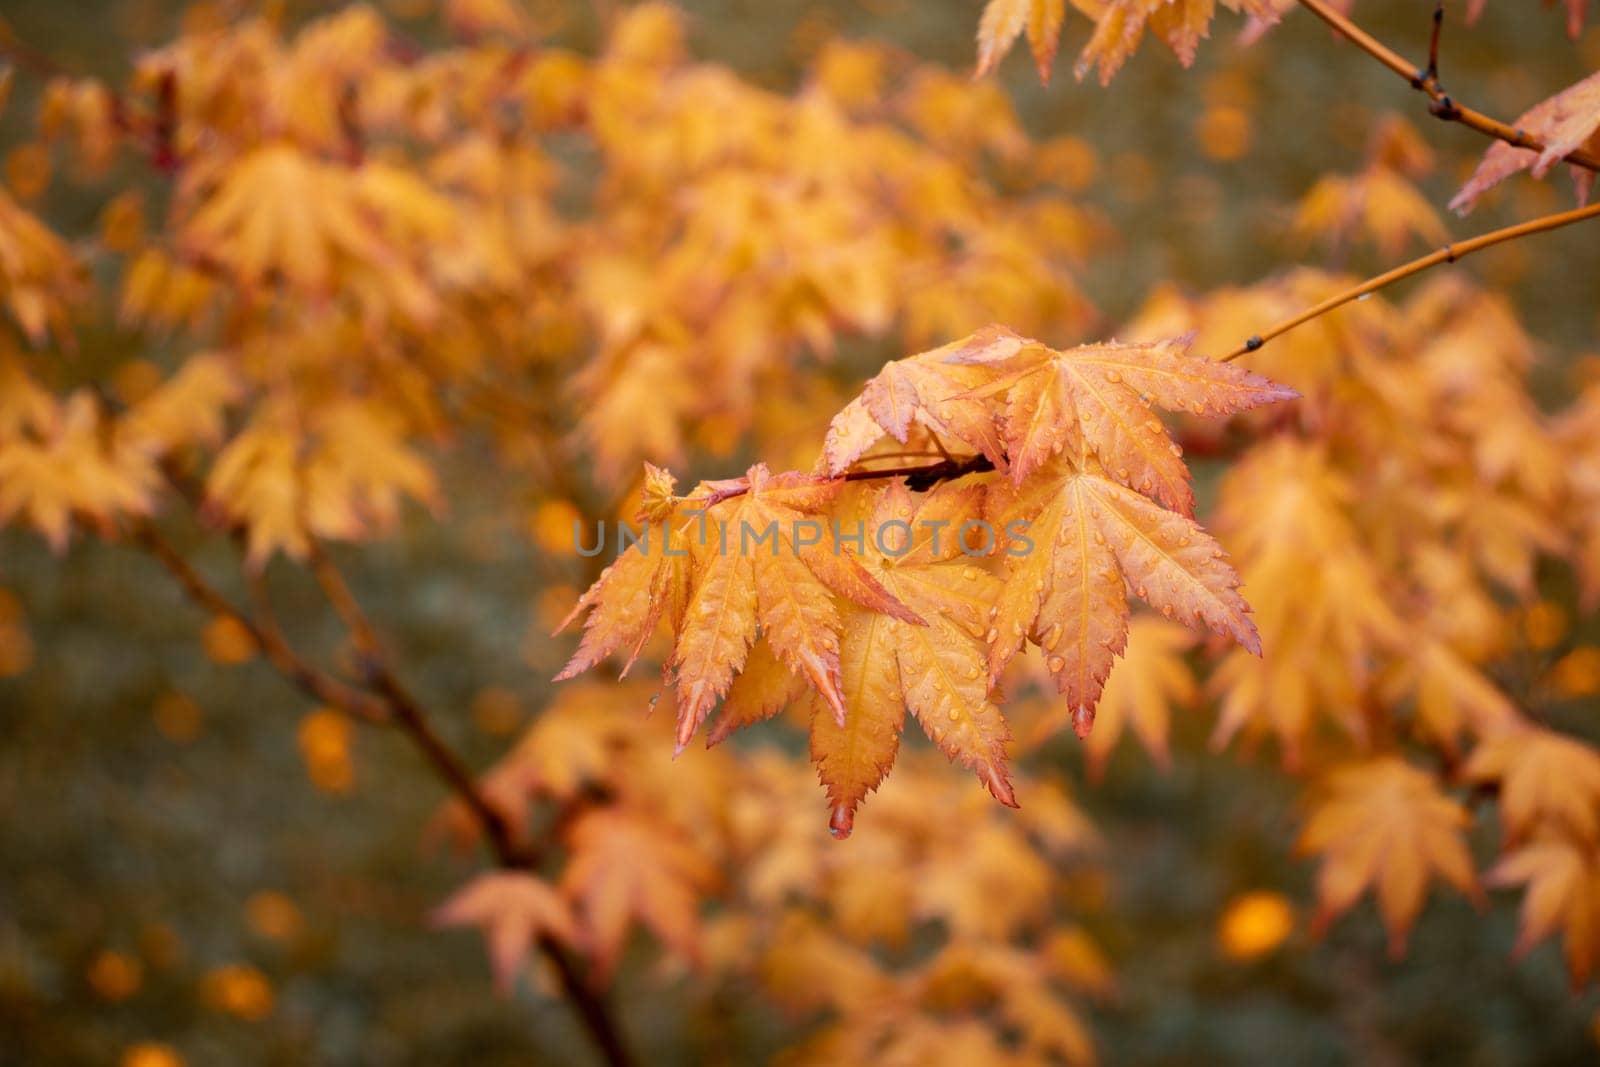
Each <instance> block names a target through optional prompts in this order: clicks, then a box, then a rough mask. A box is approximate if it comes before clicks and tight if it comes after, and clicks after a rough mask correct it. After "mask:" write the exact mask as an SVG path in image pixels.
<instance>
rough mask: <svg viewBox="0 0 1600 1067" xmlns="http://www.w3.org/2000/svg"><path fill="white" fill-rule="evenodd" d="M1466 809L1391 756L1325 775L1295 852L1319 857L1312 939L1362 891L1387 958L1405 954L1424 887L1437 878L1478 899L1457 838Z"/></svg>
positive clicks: (1468, 857) (1469, 866) (1430, 780)
mask: <svg viewBox="0 0 1600 1067" xmlns="http://www.w3.org/2000/svg"><path fill="white" fill-rule="evenodd" d="M1468 822H1469V820H1468V818H1467V813H1466V810H1465V809H1464V808H1462V806H1461V805H1460V804H1458V803H1456V802H1455V801H1454V800H1452V799H1451V798H1450V797H1449V796H1447V795H1446V794H1445V793H1444V792H1443V791H1441V790H1440V788H1439V785H1438V783H1437V781H1436V780H1435V779H1434V777H1433V775H1431V774H1429V773H1427V772H1426V771H1423V770H1419V769H1418V768H1416V767H1413V766H1410V765H1409V764H1407V763H1405V762H1404V761H1403V760H1400V759H1398V758H1395V757H1393V756H1385V757H1380V758H1377V759H1373V760H1369V761H1367V762H1364V763H1354V764H1350V765H1347V766H1345V767H1343V768H1341V769H1338V770H1335V771H1333V772H1331V773H1330V774H1329V775H1328V776H1327V777H1326V779H1325V781H1324V795H1323V796H1322V798H1321V799H1320V800H1319V801H1318V802H1317V803H1316V804H1315V806H1314V807H1313V808H1312V810H1311V815H1310V817H1309V818H1308V819H1307V820H1306V824H1305V827H1304V828H1303V829H1302V830H1301V832H1300V838H1299V841H1298V843H1297V845H1296V847H1297V848H1298V849H1299V850H1300V851H1301V852H1303V853H1307V854H1314V855H1319V856H1321V858H1322V859H1321V866H1320V868H1319V869H1318V871H1317V901H1318V909H1317V914H1316V916H1315V918H1314V919H1313V921H1312V929H1313V931H1314V932H1320V931H1321V930H1323V929H1325V928H1326V927H1327V925H1328V923H1329V922H1331V921H1332V920H1333V919H1334V918H1336V917H1338V916H1339V915H1341V914H1343V913H1344V912H1346V911H1348V910H1349V909H1350V908H1351V907H1352V906H1353V905H1354V904H1355V902H1356V900H1357V899H1358V898H1360V896H1361V895H1362V894H1363V893H1365V892H1367V891H1368V890H1371V891H1373V892H1374V893H1375V894H1376V896H1377V901H1378V913H1379V915H1381V916H1382V918H1383V925H1384V928H1385V929H1386V930H1387V931H1388V933H1389V950H1390V954H1391V955H1394V956H1398V955H1399V954H1400V953H1401V952H1403V951H1404V949H1405V942H1406V934H1407V933H1408V932H1409V931H1410V929H1411V926H1412V924H1413V923H1414V922H1415V921H1416V918H1417V915H1418V913H1419V912H1421V910H1422V902H1423V899H1424V897H1426V896H1427V892H1428V884H1429V882H1430V881H1432V880H1433V879H1435V878H1439V879H1442V880H1443V881H1445V882H1447V883H1449V884H1450V885H1451V886H1453V887H1454V888H1455V889H1457V890H1459V891H1460V892H1462V893H1464V894H1466V895H1467V896H1469V897H1471V898H1473V899H1474V900H1477V899H1479V897H1480V895H1481V894H1480V891H1479V889H1478V882H1477V878H1476V876H1475V875H1474V874H1473V865H1472V855H1471V853H1469V852H1468V851H1467V846H1466V842H1465V841H1463V840H1462V833H1463V831H1464V830H1465V829H1466V827H1467V825H1468Z"/></svg>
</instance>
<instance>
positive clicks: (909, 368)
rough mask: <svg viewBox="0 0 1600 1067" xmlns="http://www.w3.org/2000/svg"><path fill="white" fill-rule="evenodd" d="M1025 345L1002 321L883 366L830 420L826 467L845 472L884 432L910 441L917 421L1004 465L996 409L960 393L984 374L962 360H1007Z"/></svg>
mask: <svg viewBox="0 0 1600 1067" xmlns="http://www.w3.org/2000/svg"><path fill="white" fill-rule="evenodd" d="M1028 343H1029V342H1028V341H1027V339H1026V338H1022V337H1019V336H1017V335H1016V334H1014V333H1012V332H1011V331H1010V330H1008V329H1006V328H1005V327H1003V326H989V327H985V328H984V329H982V330H979V331H978V332H977V333H974V334H972V335H970V336H968V337H965V338H962V339H961V340H959V341H953V342H951V343H950V344H947V345H944V346H943V347H940V348H935V349H933V350H931V351H928V352H922V353H919V354H918V355H915V356H908V357H906V358H905V359H901V360H895V361H894V362H892V363H888V364H885V366H884V368H883V370H881V371H879V372H878V373H877V375H876V376H874V377H873V378H872V380H871V381H869V382H867V384H866V387H865V388H864V389H862V391H861V395H860V396H858V397H856V398H855V399H854V400H852V401H850V403H848V404H846V405H845V407H844V409H843V410H842V411H840V412H839V414H837V415H835V416H834V418H833V421H832V422H831V423H830V424H829V426H828V433H827V436H826V437H825V438H824V440H823V446H822V465H823V469H825V470H826V471H827V472H828V473H830V474H842V473H843V472H844V471H845V470H846V469H847V468H849V466H850V465H851V464H852V463H854V462H855V461H856V460H858V459H860V458H861V457H862V456H863V455H865V454H866V452H867V450H868V449H869V448H871V447H872V446H873V445H874V444H876V443H877V442H878V441H880V440H881V439H882V438H883V437H884V436H885V435H887V436H889V437H892V438H894V439H895V440H896V441H898V442H899V443H900V444H902V445H903V444H906V443H907V442H908V441H909V440H910V434H911V429H912V427H913V426H920V427H922V428H924V429H926V430H928V431H931V432H932V433H933V434H934V435H936V437H938V438H940V439H948V440H949V441H950V442H952V443H959V444H964V445H967V446H968V447H970V448H973V449H975V450H977V451H978V452H979V453H980V454H982V455H983V456H985V457H987V458H988V459H989V461H990V462H991V463H993V464H994V465H995V466H996V467H997V468H999V469H1002V470H1003V469H1005V464H1006V455H1005V447H1004V445H1003V443H1002V442H1001V440H1000V437H999V435H998V433H996V430H995V417H994V413H993V412H992V411H990V410H989V408H988V405H986V404H985V403H982V402H981V400H978V399H974V398H972V397H970V396H966V397H965V398H962V397H963V395H964V394H968V393H969V391H970V390H972V389H974V388H976V387H978V386H980V385H982V384H983V383H984V382H985V381H986V380H987V375H986V374H985V373H984V372H983V371H982V370H980V369H978V368H976V367H969V366H964V365H963V364H962V363H961V362H958V361H960V360H967V361H975V360H977V359H980V358H983V359H989V360H997V359H1002V358H1004V357H1006V356H1010V355H1013V354H1015V353H1016V352H1017V351H1018V350H1019V349H1021V348H1022V346H1023V345H1025V344H1028Z"/></svg>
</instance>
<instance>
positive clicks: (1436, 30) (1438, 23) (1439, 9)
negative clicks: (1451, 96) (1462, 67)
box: [1425, 0, 1444, 85]
mask: <svg viewBox="0 0 1600 1067" xmlns="http://www.w3.org/2000/svg"><path fill="white" fill-rule="evenodd" d="M1443 30H1444V0H1435V3H1434V5H1433V34H1432V35H1431V36H1430V37H1429V38H1428V76H1427V78H1426V79H1425V80H1427V81H1431V82H1433V83H1434V84H1435V85H1437V84H1438V82H1439V35H1440V33H1441V32H1442V31H1443Z"/></svg>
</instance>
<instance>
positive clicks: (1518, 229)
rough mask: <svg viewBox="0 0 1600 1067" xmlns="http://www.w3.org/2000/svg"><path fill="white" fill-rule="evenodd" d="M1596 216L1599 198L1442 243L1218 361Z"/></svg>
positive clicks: (1253, 338) (1599, 213)
mask: <svg viewBox="0 0 1600 1067" xmlns="http://www.w3.org/2000/svg"><path fill="white" fill-rule="evenodd" d="M1596 216H1600V202H1596V203H1593V204H1589V205H1588V206H1586V207H1580V208H1574V209H1572V210H1571V211H1562V212H1560V213H1558V214H1555V215H1546V216H1544V217H1543V218H1538V219H1532V220H1530V221H1528V222H1521V223H1518V224H1517V225H1515V226H1507V227H1506V228H1505V229H1501V230H1491V231H1490V232H1489V233H1485V234H1480V235H1479V236H1477V237H1474V238H1471V239H1470V240H1466V241H1462V242H1460V243H1459V244H1448V245H1445V246H1444V247H1443V248H1440V249H1436V250H1435V251H1433V252H1430V253H1428V254H1427V255H1425V256H1422V257H1421V258H1419V259H1413V260H1412V261H1411V262H1410V263H1406V264H1403V265H1401V266H1398V267H1396V268H1394V269H1393V270H1391V271H1388V272H1386V273H1383V274H1380V275H1378V276H1377V277H1375V278H1368V279H1367V280H1366V281H1364V282H1362V283H1361V284H1360V285H1356V286H1353V287H1351V288H1349V289H1346V290H1345V291H1344V292H1342V293H1338V294H1335V295H1334V296H1330V297H1329V298H1328V299H1326V300H1324V301H1322V303H1320V304H1316V305H1315V306H1313V307H1309V308H1307V309H1306V310H1304V311H1302V312H1300V313H1299V314H1298V315H1294V316H1291V317H1290V318H1287V319H1284V320H1283V321H1282V322H1278V323H1275V324H1273V325H1272V326H1269V327H1268V328H1267V329H1265V330H1262V331H1261V332H1260V333H1258V334H1255V335H1253V336H1251V337H1249V338H1248V339H1246V341H1245V342H1244V344H1242V345H1240V346H1239V347H1238V348H1235V349H1234V350H1233V351H1232V352H1229V353H1228V354H1227V355H1225V356H1223V357H1222V358H1221V360H1220V362H1223V363H1227V362H1229V361H1230V360H1235V359H1238V358H1239V357H1240V356H1242V355H1245V354H1246V353H1248V352H1254V351H1256V350H1257V349H1259V348H1260V347H1261V346H1262V345H1264V344H1266V343H1267V342H1268V341H1270V340H1272V339H1273V338H1274V337H1277V336H1279V335H1280V334H1285V333H1288V332H1289V331H1290V330H1292V329H1294V328H1295V327H1296V326H1300V325H1303V324H1304V323H1307V322H1310V321H1311V320H1312V319H1315V318H1318V317H1320V316H1322V315H1326V314H1327V313H1328V312H1330V311H1332V310H1334V309H1335V308H1338V307H1342V306H1343V305H1345V304H1348V303H1350V301H1352V300H1359V299H1360V298H1361V297H1363V296H1366V295H1367V294H1368V293H1375V292H1377V291H1378V290H1379V289H1383V288H1385V287H1387V286H1390V285H1393V284H1394V283H1395V282H1398V281H1401V280H1402V279H1405V278H1409V277H1411V276H1412V275H1413V274H1421V273H1422V272H1423V271H1425V270H1427V269H1428V268H1429V267H1434V266H1438V265H1439V264H1440V263H1454V262H1455V261H1456V260H1458V259H1463V258H1465V257H1467V256H1470V255H1472V253H1474V252H1478V251H1481V250H1482V249H1485V248H1489V247H1490V246H1492V245H1497V244H1501V243H1502V242H1505V241H1512V240H1515V239H1516V238H1518V237H1526V236H1528V235H1529V234H1535V233H1544V232H1545V231H1546V230H1559V229H1560V228H1561V227H1563V226H1571V225H1572V224H1573V223H1575V222H1582V221H1583V220H1584V219H1592V218H1595V217H1596Z"/></svg>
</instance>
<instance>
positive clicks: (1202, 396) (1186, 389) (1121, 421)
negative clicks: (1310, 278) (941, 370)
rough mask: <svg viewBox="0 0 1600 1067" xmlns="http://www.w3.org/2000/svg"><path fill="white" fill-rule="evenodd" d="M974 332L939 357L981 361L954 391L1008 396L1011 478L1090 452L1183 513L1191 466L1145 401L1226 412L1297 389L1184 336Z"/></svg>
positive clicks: (1188, 502) (1187, 509) (1189, 498)
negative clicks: (1221, 359)
mask: <svg viewBox="0 0 1600 1067" xmlns="http://www.w3.org/2000/svg"><path fill="white" fill-rule="evenodd" d="M980 337H982V338H985V341H984V343H976V342H977V340H978V339H979V338H980ZM972 340H973V342H974V343H969V344H965V345H961V346H960V347H956V348H954V349H953V350H952V351H950V352H949V354H948V355H947V356H946V357H945V358H946V359H949V360H951V361H953V362H960V363H970V364H976V365H980V366H982V367H983V368H984V369H985V370H986V371H987V372H988V376H989V380H988V381H987V382H986V383H985V384H983V385H982V386H980V387H978V388H976V389H973V390H971V391H969V392H967V393H965V394H962V395H961V396H960V397H958V398H957V400H958V401H959V402H963V403H965V402H970V401H972V400H977V399H982V398H986V397H991V396H1002V395H1003V396H1004V399H1005V411H1004V415H1003V417H1002V420H1001V421H1002V424H1003V425H1002V433H1003V439H1004V444H1005V455H1006V458H1007V462H1008V464H1009V466H1008V467H1007V468H1004V469H1007V470H1009V473H1010V475H1011V479H1012V481H1013V482H1015V483H1017V484H1019V485H1020V484H1022V482H1023V481H1024V480H1025V479H1026V478H1028V476H1029V475H1031V474H1032V473H1033V472H1034V471H1036V470H1038V469H1039V468H1040V467H1042V466H1043V465H1044V464H1045V463H1046V462H1047V461H1048V460H1049V459H1050V458H1051V457H1052V456H1055V455H1060V454H1063V453H1065V454H1066V455H1067V456H1069V457H1071V458H1074V459H1075V458H1076V457H1078V456H1079V455H1080V454H1082V453H1084V452H1088V453H1090V454H1092V455H1094V456H1096V457H1098V458H1099V460H1100V463H1101V465H1102V466H1103V467H1104V468H1105V469H1106V470H1107V471H1110V472H1112V473H1113V474H1114V475H1115V476H1116V478H1117V480H1118V481H1120V482H1121V483H1122V484H1124V485H1126V486H1128V487H1129V488H1131V489H1137V490H1138V491H1139V492H1141V493H1145V494H1147V495H1149V496H1152V497H1154V498H1155V499H1156V500H1158V501H1160V502H1161V503H1162V504H1164V505H1166V506H1167V507H1169V508H1172V509H1174V510H1176V511H1179V512H1182V513H1183V514H1184V515H1190V514H1192V513H1193V511H1194V494H1193V492H1192V491H1191V490H1190V488H1189V471H1188V468H1187V467H1186V466H1185V465H1184V463H1183V459H1182V450H1181V449H1180V448H1179V447H1178V446H1177V445H1176V444H1175V443H1174V442H1173V440H1172V438H1171V436H1170V435H1169V434H1168V432H1167V429H1166V427H1165V426H1164V425H1162V423H1161V420H1160V419H1158V418H1156V417H1155V416H1154V415H1152V414H1151V413H1150V407H1151V406H1152V405H1154V406H1156V407H1161V408H1165V409H1166V410H1168V411H1187V412H1190V413H1193V414H1195V415H1211V416H1219V415H1232V414H1235V413H1237V412H1240V411H1245V410H1248V409H1250V408H1253V407H1258V406H1260V405H1262V404H1271V403H1275V402H1277V401H1281V400H1290V399H1293V398H1295V397H1297V396H1298V395H1299V394H1298V393H1296V392H1294V391H1293V390H1292V389H1286V388H1284V387H1282V386H1279V385H1274V384H1273V383H1272V382H1269V381H1268V380H1267V379H1265V378H1263V377H1261V376H1260V375H1258V374H1254V373H1252V372H1250V371H1248V370H1246V369H1244V368H1243V367H1241V366H1238V365H1237V364H1233V363H1218V362H1215V361H1212V360H1208V359H1205V358H1203V357H1200V356H1195V355H1192V354H1190V352H1189V343H1190V338H1188V337H1181V338H1177V339H1174V340H1169V341H1157V342H1151V343H1146V344H1118V343H1116V342H1109V343H1104V344H1093V345H1080V346H1079V347H1077V348H1069V349H1066V350H1064V351H1056V350H1054V349H1051V348H1047V347H1045V346H1044V345H1042V344H1040V343H1039V342H1037V341H1033V340H1031V339H1028V338H1024V337H1018V336H1017V335H1016V334H1013V333H1011V332H1010V331H1009V330H1006V329H1005V328H1004V327H1001V326H991V327H988V329H987V330H986V331H983V332H982V333H980V334H975V335H974V336H973V339H972ZM986 454H987V453H986ZM996 466H997V467H998V466H1000V465H999V464H996Z"/></svg>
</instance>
